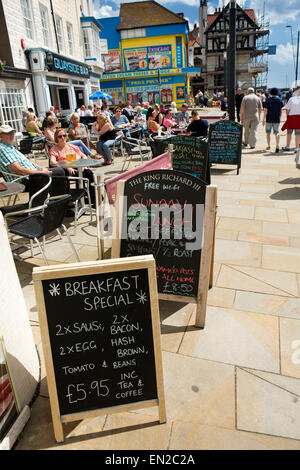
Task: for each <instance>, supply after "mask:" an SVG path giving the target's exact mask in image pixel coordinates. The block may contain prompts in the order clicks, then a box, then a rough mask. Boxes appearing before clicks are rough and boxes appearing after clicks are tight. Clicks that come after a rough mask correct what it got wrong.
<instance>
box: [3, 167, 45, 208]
mask: <svg viewBox="0 0 300 470" xmlns="http://www.w3.org/2000/svg"><path fill="white" fill-rule="evenodd" d="M2 174H3V172H2ZM10 175H11V174H10ZM25 179H27V181H28V196H29V197H28V201H27V202H25V203H21V204H13V205H7V206H2V207H1V208H0V210H1V212H2V213H3V215H4V216H5V215H9V214H11V213H12V212H20V211H24V210H27V209H31V208H32V207H36V206H39V205H41V204H43V203H44V201H45V199H46V198H47V196H48V188H49V186H50V185H51V182H52V179H51V177H50V175H47V174H45V173H35V174H32V175H29V176H27V177H26V176H22V177H19V178H17V179H15V180H14V182H22V180H23V181H24V180H25Z"/></svg>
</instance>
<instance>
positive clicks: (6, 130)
mask: <svg viewBox="0 0 300 470" xmlns="http://www.w3.org/2000/svg"><path fill="white" fill-rule="evenodd" d="M10 132H16V130H15V129H13V128H12V127H11V126H8V125H6V124H3V125H2V126H0V134H9V133H10Z"/></svg>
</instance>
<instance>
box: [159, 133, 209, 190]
mask: <svg viewBox="0 0 300 470" xmlns="http://www.w3.org/2000/svg"><path fill="white" fill-rule="evenodd" d="M167 143H168V144H173V146H174V147H173V152H172V164H173V170H178V171H183V172H184V173H188V174H190V175H192V176H195V178H200V179H202V180H203V181H205V182H206V183H207V184H210V182H211V181H210V165H209V161H208V142H207V138H205V137H202V138H201V137H192V136H185V135H182V136H181V135H177V136H174V137H171V138H170V139H168V141H167ZM167 150H168V147H165V151H167Z"/></svg>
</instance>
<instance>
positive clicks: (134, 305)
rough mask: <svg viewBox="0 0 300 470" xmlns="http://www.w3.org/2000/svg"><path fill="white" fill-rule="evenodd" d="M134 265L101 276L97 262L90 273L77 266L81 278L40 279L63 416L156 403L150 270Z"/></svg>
mask: <svg viewBox="0 0 300 470" xmlns="http://www.w3.org/2000/svg"><path fill="white" fill-rule="evenodd" d="M151 258H152V257H151ZM135 260H137V261H135V266H136V269H133V267H134V266H133V264H132V260H131V261H129V262H128V265H129V266H130V269H127V266H126V265H124V264H123V265H124V268H123V269H120V267H119V266H118V267H117V269H116V270H115V271H114V267H115V266H116V260H115V261H114V263H112V262H111V261H110V264H111V265H112V267H111V268H110V269H109V270H107V269H106V270H104V272H101V262H99V263H100V265H99V267H98V269H96V271H94V272H93V273H92V274H84V273H85V272H88V270H87V269H84V268H81V267H80V264H82V263H77V264H78V270H77V271H78V274H77V275H76V270H73V273H72V275H71V276H70V273H69V272H68V274H67V276H66V277H63V276H62V271H61V270H60V271H58V272H57V277H55V275H54V274H52V275H51V278H50V279H42V280H41V286H42V298H43V305H44V311H45V318H46V324H47V336H46V340H45V342H47V341H49V347H50V351H51V354H50V355H51V358H52V364H53V376H54V382H55V384H56V386H55V389H56V390H55V393H56V394H57V403H58V410H59V415H60V416H64V417H66V416H68V415H74V414H75V415H76V414H77V415H78V413H79V414H80V413H86V412H89V411H93V410H99V409H111V408H113V407H120V406H121V407H122V406H124V405H130V404H133V403H134V404H136V403H139V402H142V403H144V402H145V401H146V402H147V401H149V400H150V401H152V402H153V400H157V399H158V384H157V376H156V367H157V364H156V355H155V345H154V334H157V331H156V333H155V331H154V329H153V315H152V314H153V312H152V302H153V301H155V299H153V289H152V288H151V287H150V286H151V284H150V283H149V269H148V267H147V266H148V265H145V264H144V267H142V268H139V261H138V258H135ZM106 264H107V261H106ZM152 269H153V273H155V264H154V260H153V258H152ZM39 272H41V271H39ZM46 277H47V272H46ZM154 297H155V292H154ZM156 351H157V350H156ZM46 368H47V367H46ZM47 375H48V373H47ZM49 375H50V376H51V373H50V372H49ZM48 386H49V392H51V390H50V389H51V380H50V381H48ZM50 398H51V393H50ZM140 407H142V405H141V406H140Z"/></svg>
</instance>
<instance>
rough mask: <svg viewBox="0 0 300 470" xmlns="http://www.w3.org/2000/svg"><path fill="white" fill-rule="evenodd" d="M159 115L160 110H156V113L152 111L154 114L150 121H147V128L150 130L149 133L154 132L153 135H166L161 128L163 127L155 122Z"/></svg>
mask: <svg viewBox="0 0 300 470" xmlns="http://www.w3.org/2000/svg"><path fill="white" fill-rule="evenodd" d="M157 115H158V110H157V109H155V110H154V111H152V114H151V115H150V116H149V118H148V121H147V128H148V129H149V131H151V132H153V134H157V133H158V132H159V131H161V132H162V133H164V131H163V130H162V128H161V125H160V124H158V123H157V122H156V120H155V118H156V117H157Z"/></svg>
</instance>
